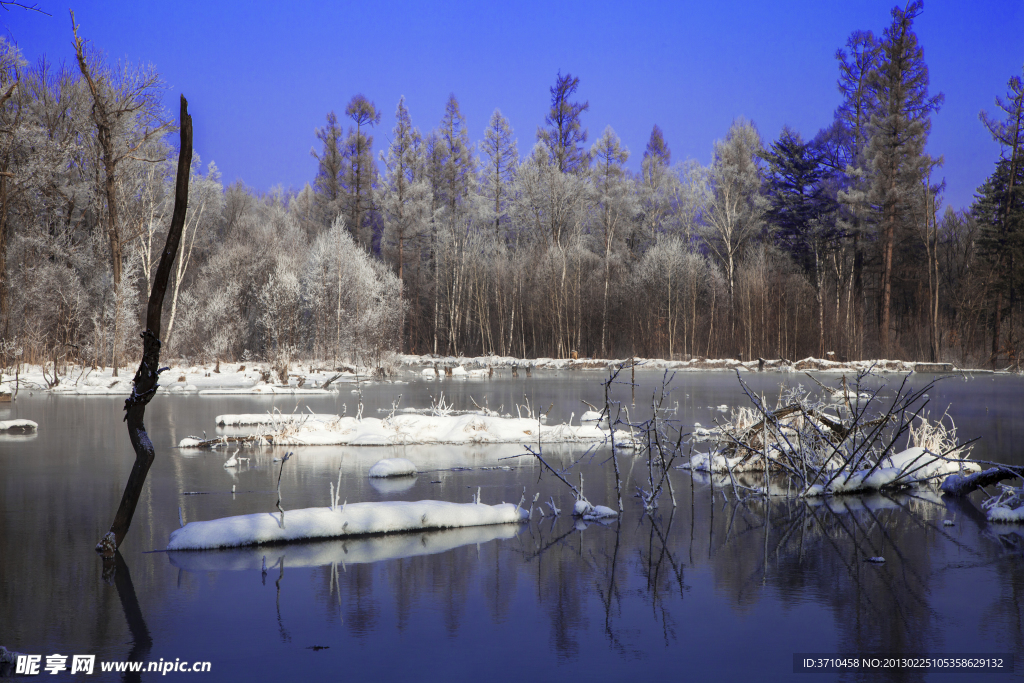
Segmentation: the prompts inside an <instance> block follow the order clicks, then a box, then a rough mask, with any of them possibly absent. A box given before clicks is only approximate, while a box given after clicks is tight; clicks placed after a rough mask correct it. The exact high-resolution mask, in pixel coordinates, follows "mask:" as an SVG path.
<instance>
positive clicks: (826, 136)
mask: <svg viewBox="0 0 1024 683" xmlns="http://www.w3.org/2000/svg"><path fill="white" fill-rule="evenodd" d="M879 49H880V48H879V43H878V40H877V39H876V38H875V36H874V34H873V33H872V32H871V31H859V30H858V31H854V32H853V33H852V34H851V35H850V37H849V38H848V39H847V41H846V49H845V50H843V49H839V50H836V61H838V62H839V80H838V82H837V86H838V88H839V93H840V94H841V95H842V97H843V101H842V103H841V104H840V105H839V107H838V108H837V109H836V112H835V119H834V122H833V124H832V126H831V127H830V128H829V129H827V130H826V131H823V132H822V134H820V135H819V137H818V140H817V141H816V146H817V147H818V149H820V150H822V151H823V152H824V153H825V154H824V156H823V158H822V161H823V163H825V164H826V165H828V166H830V167H831V169H832V171H833V173H834V174H835V177H836V179H837V181H838V182H837V185H838V197H837V198H838V199H839V201H840V202H842V205H843V206H842V212H841V214H840V216H839V221H840V223H841V224H842V226H843V231H844V232H845V234H846V235H847V236H848V237H849V238H850V241H851V244H850V249H851V251H852V252H853V253H852V261H853V263H852V264H851V265H852V278H853V281H852V283H851V284H852V287H853V292H852V294H853V297H854V308H855V310H856V314H855V315H854V316H853V318H852V320H853V329H851V330H848V336H849V339H850V341H851V342H852V350H854V351H855V353H857V354H858V355H859V353H861V352H862V346H863V330H864V243H865V240H864V233H865V232H866V231H867V228H868V224H869V222H870V220H871V206H870V204H869V203H868V202H867V189H868V185H869V183H868V178H869V173H867V171H866V170H865V169H866V166H867V161H866V159H865V158H864V152H865V149H866V147H867V136H868V132H867V131H868V123H869V121H870V119H871V114H872V112H873V111H874V107H875V105H876V102H875V100H874V96H873V94H872V92H871V88H870V87H869V81H870V78H869V77H870V75H871V73H872V71H873V70H874V69H875V67H876V66H877V63H878V57H879Z"/></svg>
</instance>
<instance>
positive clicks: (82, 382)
mask: <svg viewBox="0 0 1024 683" xmlns="http://www.w3.org/2000/svg"><path fill="white" fill-rule="evenodd" d="M171 363H172V365H171V368H170V371H169V372H167V374H166V375H165V376H164V378H163V379H164V381H163V382H161V385H160V390H161V392H165V393H170V394H178V393H181V394H232V395H243V396H260V395H280V394H289V395H299V394H329V393H335V392H337V391H340V390H343V389H345V390H352V388H353V386H356V387H358V385H359V384H360V383H361V382H379V381H396V380H397V381H408V380H409V379H410V378H409V375H410V374H412V375H418V376H419V377H421V378H424V379H431V380H434V379H440V378H442V377H443V378H446V379H447V378H451V379H477V380H481V379H484V380H485V379H488V378H490V377H493V376H495V375H498V376H503V375H506V373H509V372H511V374H512V376H513V377H518V376H525V377H529V376H531V374H532V372H533V371H534V370H540V371H546V372H561V371H588V370H591V371H603V372H606V371H608V370H610V369H613V368H616V367H618V366H620V365H621V366H623V367H624V368H629V367H630V365H631V363H633V364H635V367H637V368H639V369H641V370H660V371H673V372H723V371H731V372H737V371H740V372H778V373H790V372H821V373H829V374H843V373H845V374H856V373H860V372H865V371H867V370H869V369H870V370H872V371H873V372H877V373H882V374H889V373H910V372H918V373H935V374H950V375H961V376H965V377H968V376H973V375H1020V374H1021V373H1019V372H1011V371H1010V370H1009V369H1006V370H986V369H981V368H959V367H957V366H956V365H955V364H953V363H925V362H917V361H899V360H886V359H881V360H872V361H845V362H842V361H832V360H827V359H823V358H813V357H808V358H804V359H802V360H798V361H790V360H788V359H771V360H768V359H758V360H753V361H740V360H736V359H732V358H693V359H690V360H666V359H664V358H635V359H630V358H622V359H595V358H580V359H570V358H515V357H512V356H474V357H461V356H417V355H407V354H403V355H398V356H396V357H394V358H393V360H392V362H391V363H390V364H389V366H390V367H389V374H388V375H386V376H383V377H382V376H380V374H379V373H378V372H377V371H376V370H375V369H374V368H372V367H355V366H353V365H351V364H349V363H333V362H331V363H329V362H326V361H299V362H295V363H293V364H292V365H291V369H290V370H289V371H288V381H287V383H286V382H282V381H280V377H279V376H277V375H276V373H273V372H272V370H271V368H272V364H271V363H268V362H258V363H253V362H251V361H249V362H246V363H228V362H221V363H219V367H220V368H221V369H220V371H219V372H218V371H217V370H216V369H215V368H216V367H218V364H217V363H208V364H203V365H195V364H187V365H185V364H177V363H175V362H174V361H171ZM519 373H523V374H522V375H520V374H519ZM112 375H113V372H112V369H111V368H109V367H107V368H103V369H102V370H99V369H96V370H94V369H90V368H88V367H83V366H79V365H70V366H67V367H66V368H64V369H63V374H62V375H61V376H60V377H59V381H58V382H57V383H56V384H53V379H54V377H53V373H52V372H51V371H49V370H48V369H47V367H46V366H41V365H26V366H22V368H21V371H20V372H19V373H18V375H17V379H16V377H15V375H13V374H7V373H4V374H3V377H2V378H0V402H2V401H3V400H4V399H6V400H7V401H9V400H10V399H11V395H12V394H13V393H14V392H15V391H16V390H17V391H19V392H20V391H31V392H35V391H40V392H45V393H47V394H53V395H61V394H63V395H78V396H80V395H100V396H112V395H113V396H124V395H127V394H129V393H130V392H131V383H132V378H133V376H134V371H133V370H131V369H129V368H121V371H120V372H119V376H118V377H113V376H112ZM172 378H174V379H172ZM16 381H17V386H16ZM0 405H2V403H0Z"/></svg>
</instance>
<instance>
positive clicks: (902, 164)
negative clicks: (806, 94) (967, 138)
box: [865, 0, 943, 354]
mask: <svg viewBox="0 0 1024 683" xmlns="http://www.w3.org/2000/svg"><path fill="white" fill-rule="evenodd" d="M922 8H923V3H922V1H921V0H914V2H911V3H909V4H908V5H907V7H906V9H900V8H898V7H896V8H893V10H892V24H891V25H890V26H889V27H888V28H886V30H885V33H884V35H883V37H882V41H881V45H880V52H879V57H878V66H877V68H876V69H875V70H874V71H872V72H871V74H870V76H869V79H868V85H869V88H870V89H871V93H872V95H873V97H874V100H875V106H874V113H873V114H872V116H871V121H870V124H869V127H868V130H869V133H870V141H869V143H868V146H867V149H866V152H865V154H866V156H867V159H868V160H869V163H870V169H871V172H872V184H871V190H870V195H869V196H870V201H871V203H872V204H873V205H874V207H875V212H876V213H877V215H878V222H879V233H880V234H879V239H878V245H879V249H880V250H881V262H882V277H881V283H880V287H879V288H880V290H881V291H880V293H879V340H880V343H881V352H882V353H883V354H889V353H890V352H891V351H893V345H892V338H891V328H892V313H891V308H892V280H893V251H894V248H895V245H896V239H897V234H896V233H897V230H898V229H899V228H900V227H909V226H911V225H913V224H914V221H915V212H917V213H919V211H918V209H919V207H918V206H917V205H918V204H919V203H920V197H921V192H920V188H921V187H922V185H923V184H924V183H925V180H926V177H927V174H928V171H929V170H930V169H931V167H932V166H933V164H934V162H933V161H932V159H931V158H930V157H929V156H928V155H926V154H925V153H924V147H925V143H926V142H927V140H928V132H929V130H930V129H931V121H930V118H929V117H930V116H931V114H932V112H935V111H938V109H939V106H940V105H941V104H942V101H943V96H942V94H941V93H940V94H938V95H935V96H930V95H929V94H928V66H927V65H926V64H925V61H924V51H923V50H922V49H921V46H920V45H919V44H918V42H917V34H915V33H914V31H913V23H914V19H916V18H917V17H918V16H920V14H921V11H922Z"/></svg>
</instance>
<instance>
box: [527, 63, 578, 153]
mask: <svg viewBox="0 0 1024 683" xmlns="http://www.w3.org/2000/svg"><path fill="white" fill-rule="evenodd" d="M579 86H580V79H579V78H578V77H574V76H573V75H572V74H569V73H567V74H565V76H563V75H562V72H561V71H559V72H558V76H557V77H556V79H555V85H554V86H553V87H552V88H551V90H550V92H551V111H550V112H548V115H547V116H545V117H544V123H545V124H547V126H548V128H547V129H544V128H537V140H538V141H540V142H543V143H544V144H546V145H547V146H548V150H550V154H551V159H552V161H553V162H554V164H555V166H556V167H557V168H558V170H559V172H561V173H582V172H584V171H586V170H587V168H588V167H589V166H590V157H589V155H588V154H587V151H586V149H584V147H583V145H584V144H585V143H586V142H587V129H586V128H583V125H582V122H581V121H580V116H582V115H583V112H585V111H587V110H588V109H590V103H589V102H572V101H570V100H569V98H570V97H572V96H573V95H574V94H575V93H576V89H577V88H579Z"/></svg>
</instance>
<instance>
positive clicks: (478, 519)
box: [167, 500, 527, 550]
mask: <svg viewBox="0 0 1024 683" xmlns="http://www.w3.org/2000/svg"><path fill="white" fill-rule="evenodd" d="M281 517H282V515H280V514H279V513H274V512H258V513H255V514H251V515H239V516H236V517H223V518H221V519H213V520H210V521H206V522H190V523H188V524H186V525H185V526H183V527H181V528H180V529H175V530H174V531H172V532H171V538H170V541H169V542H168V543H167V550H203V549H209V548H234V547H241V546H248V545H259V544H261V543H280V542H284V541H302V540H308V539H316V538H342V537H347V536H364V535H368V534H386V533H393V532H397V531H417V530H422V529H452V528H458V527H470V526H484V525H489V524H510V523H516V522H523V521H526V519H527V511H526V510H524V509H522V508H520V507H519V506H517V505H512V504H511V503H502V504H500V505H482V504H478V503H448V502H444V501H439V500H421V501H417V502H404V501H384V502H378V503H350V504H347V505H344V506H342V507H340V508H336V509H335V510H331V509H330V508H305V509H302V510H288V512H287V514H286V515H285V518H284V523H283V524H282V520H281Z"/></svg>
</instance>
